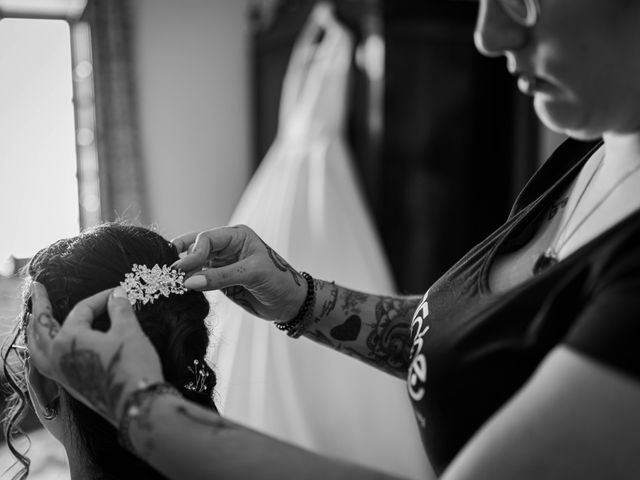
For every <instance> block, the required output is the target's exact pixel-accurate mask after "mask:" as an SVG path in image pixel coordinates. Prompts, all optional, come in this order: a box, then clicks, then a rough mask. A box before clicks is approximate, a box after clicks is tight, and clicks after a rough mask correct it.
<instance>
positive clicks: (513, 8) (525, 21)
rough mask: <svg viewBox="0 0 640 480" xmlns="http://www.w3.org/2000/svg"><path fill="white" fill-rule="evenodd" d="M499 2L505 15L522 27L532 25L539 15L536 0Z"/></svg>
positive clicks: (504, 0)
mask: <svg viewBox="0 0 640 480" xmlns="http://www.w3.org/2000/svg"><path fill="white" fill-rule="evenodd" d="M500 3H501V5H502V8H503V9H504V11H505V12H506V13H507V15H509V16H510V17H511V18H512V19H513V21H515V22H517V23H518V24H520V25H522V26H523V27H533V26H534V25H535V24H536V22H537V21H538V17H539V16H540V2H539V1H538V0H500Z"/></svg>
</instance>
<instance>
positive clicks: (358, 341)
mask: <svg viewBox="0 0 640 480" xmlns="http://www.w3.org/2000/svg"><path fill="white" fill-rule="evenodd" d="M314 285H315V293H316V303H315V307H314V312H313V318H312V320H311V321H310V323H309V325H308V327H307V329H306V330H305V333H304V336H305V337H307V338H309V339H311V340H314V341H316V342H318V343H321V344H323V345H326V346H328V347H331V348H333V349H335V350H337V351H339V352H342V353H345V354H347V355H349V356H351V357H354V358H357V359H358V360H361V361H363V362H365V363H367V364H369V365H372V366H374V367H376V368H379V369H380V370H383V371H385V372H387V373H390V374H392V375H395V376H397V377H400V378H405V377H406V372H407V368H408V366H409V352H410V348H411V342H410V336H411V319H412V317H413V314H414V312H415V310H416V308H417V307H418V305H419V304H420V300H421V298H420V297H418V296H415V297H391V296H381V295H370V294H366V293H362V292H356V291H354V290H349V289H348V288H345V287H341V286H338V285H335V284H333V283H329V282H325V281H323V280H317V279H316V280H314Z"/></svg>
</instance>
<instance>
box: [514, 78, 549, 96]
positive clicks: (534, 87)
mask: <svg viewBox="0 0 640 480" xmlns="http://www.w3.org/2000/svg"><path fill="white" fill-rule="evenodd" d="M518 89H519V90H520V91H521V92H522V93H524V94H525V95H534V94H535V93H549V94H550V93H552V92H551V91H552V85H551V84H550V83H549V82H546V81H545V80H542V79H541V78H539V77H536V76H535V75H530V74H526V73H521V74H520V75H518Z"/></svg>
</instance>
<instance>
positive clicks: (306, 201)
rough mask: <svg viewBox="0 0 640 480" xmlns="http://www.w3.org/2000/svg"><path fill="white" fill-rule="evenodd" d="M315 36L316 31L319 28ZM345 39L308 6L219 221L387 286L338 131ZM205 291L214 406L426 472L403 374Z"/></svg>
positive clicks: (302, 440)
mask: <svg viewBox="0 0 640 480" xmlns="http://www.w3.org/2000/svg"><path fill="white" fill-rule="evenodd" d="M320 31H322V32H323V36H322V37H321V39H320V40H319V41H316V38H317V37H318V33H319V32H320ZM352 50H353V41H352V38H351V36H350V34H349V32H348V31H347V30H346V29H345V28H344V27H342V26H341V25H340V24H339V23H338V22H337V21H336V19H335V18H334V17H333V15H332V13H331V11H330V10H321V7H317V8H316V10H314V12H313V13H312V15H311V17H310V19H309V21H308V23H307V24H306V26H305V27H304V29H303V31H302V33H301V34H300V37H299V38H298V40H297V42H296V44H295V46H294V49H293V53H292V56H291V59H290V63H289V66H288V70H287V73H286V76H285V79H284V84H283V90H282V97H281V103H280V117H279V124H278V132H277V135H276V139H275V140H274V142H273V144H272V146H271V147H270V149H269V151H268V153H267V154H266V156H265V158H264V159H263V161H262V162H261V165H260V167H259V168H258V170H257V171H256V173H255V175H254V177H253V178H252V179H251V181H250V183H249V185H248V186H247V188H246V191H245V192H244V194H243V196H242V198H241V200H240V202H239V204H238V205H237V208H236V210H235V212H234V214H233V216H232V218H231V220H230V224H237V223H244V224H247V225H249V226H250V227H252V228H253V229H254V230H255V231H256V232H257V233H258V234H259V235H260V236H261V237H262V239H263V240H264V241H265V242H267V243H268V244H269V245H270V246H271V247H273V248H274V249H275V250H276V251H277V252H278V253H280V254H281V255H282V256H283V257H284V258H285V259H287V260H288V261H289V263H290V264H291V265H292V266H293V267H294V268H296V269H299V270H304V271H308V272H309V273H311V274H312V275H313V276H315V277H317V278H321V279H324V280H335V282H336V283H337V284H339V285H342V286H346V287H349V288H353V289H356V290H362V291H365V292H368V293H381V294H391V293H392V292H393V282H392V278H391V274H390V270H389V266H388V264H387V262H386V260H385V256H384V253H383V250H382V248H381V245H380V242H379V240H378V237H377V235H376V232H375V230H374V227H373V224H372V222H371V219H370V217H369V214H368V212H367V209H366V206H365V203H364V200H363V197H362V195H361V193H360V190H359V187H358V181H357V179H356V174H355V172H354V170H353V167H352V165H351V159H350V153H349V151H348V147H347V145H346V144H345V140H344V137H343V128H344V123H345V113H346V112H345V107H346V104H347V95H348V92H347V83H348V80H347V79H348V74H349V69H350V65H351V57H352ZM213 301H214V309H213V310H214V326H213V332H214V342H213V343H214V345H215V348H213V352H212V354H211V355H212V356H211V358H210V360H211V361H212V363H213V365H214V367H215V369H216V371H217V373H218V378H219V383H218V387H217V389H216V395H217V398H216V400H217V403H218V405H219V407H220V409H221V411H222V413H223V414H224V415H225V416H226V417H228V418H230V419H233V420H235V421H237V422H239V423H241V424H244V425H247V426H250V427H252V428H255V429H257V430H259V431H262V432H265V433H267V434H269V435H272V436H275V437H277V438H280V439H283V440H285V441H288V442H291V443H294V444H297V445H300V446H303V447H306V448H308V449H311V450H313V451H316V452H319V453H323V454H327V455H331V456H334V457H338V458H342V459H345V460H349V461H352V462H356V463H361V464H364V465H368V466H369V467H372V468H377V469H381V470H386V471H388V472H393V473H395V474H399V475H403V476H406V477H409V478H421V479H425V478H429V477H430V476H431V473H430V472H431V470H430V467H429V465H428V461H427V460H426V458H425V454H424V450H423V448H422V444H421V441H420V437H419V434H418V430H417V427H416V425H415V417H414V415H413V413H412V409H411V406H410V402H409V400H408V395H407V392H406V387H405V384H404V382H403V381H401V380H399V379H397V378H395V377H392V376H390V375H387V374H385V373H382V372H379V371H377V370H376V369H374V368H372V367H369V366H367V365H365V364H363V363H360V362H359V361H357V360H354V359H351V358H348V357H346V356H345V355H343V354H340V353H337V352H334V351H331V350H329V349H328V348H326V347H323V346H320V345H318V344H315V343H313V342H311V341H310V340H307V339H305V338H300V339H298V340H292V339H290V338H289V337H287V336H286V335H285V334H284V333H283V332H281V331H279V330H277V329H276V328H275V327H274V326H273V325H272V324H271V323H270V322H265V321H263V320H260V319H256V318H255V317H252V316H251V315H250V314H249V313H247V312H245V311H244V310H242V309H240V308H239V307H237V306H236V305H234V304H233V303H232V302H230V301H229V300H227V299H226V298H225V297H224V296H222V295H221V294H216V295H215V298H213Z"/></svg>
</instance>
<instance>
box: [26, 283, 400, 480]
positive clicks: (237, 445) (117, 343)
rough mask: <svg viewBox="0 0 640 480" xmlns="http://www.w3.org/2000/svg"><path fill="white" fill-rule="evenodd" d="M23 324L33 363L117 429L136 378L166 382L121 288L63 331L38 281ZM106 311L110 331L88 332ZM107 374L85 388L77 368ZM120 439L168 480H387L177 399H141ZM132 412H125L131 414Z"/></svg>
mask: <svg viewBox="0 0 640 480" xmlns="http://www.w3.org/2000/svg"><path fill="white" fill-rule="evenodd" d="M32 291H33V294H32V303H33V315H32V316H31V320H30V321H29V324H28V327H27V342H28V348H29V352H30V363H31V365H32V366H33V367H34V368H37V369H38V370H39V371H40V372H41V373H42V374H43V375H46V376H47V377H49V378H51V379H53V380H55V381H56V382H58V383H59V384H60V385H62V386H63V387H64V388H65V389H66V390H67V391H68V392H69V393H70V394H71V395H73V396H74V397H76V398H77V399H79V400H80V401H82V402H84V403H85V404H86V405H87V406H88V407H89V408H92V409H93V410H95V411H96V412H97V413H99V414H100V415H102V416H103V417H104V418H105V419H107V420H108V421H109V422H111V424H112V425H114V427H116V428H117V427H118V426H119V425H120V423H121V419H122V418H123V416H124V411H125V405H126V401H127V399H128V398H129V397H130V395H131V394H132V393H134V392H136V391H137V390H138V385H139V383H140V381H141V380H145V382H146V383H149V384H155V383H158V382H163V377H162V368H161V365H160V361H159V358H158V355H157V353H156V352H155V349H154V348H153V346H152V345H151V342H150V341H149V340H148V339H147V337H146V336H145V335H144V333H143V332H142V329H141V328H140V325H139V324H138V322H137V319H136V318H135V315H134V313H133V310H132V308H131V305H130V304H129V301H128V299H127V298H126V293H124V290H123V289H122V288H121V287H118V288H116V289H115V290H114V292H113V295H111V294H110V293H111V292H110V291H108V290H107V291H104V292H100V293H98V294H96V295H94V296H92V297H89V298H88V299H86V300H83V301H81V302H79V303H78V304H77V305H76V306H75V307H74V308H73V310H72V311H71V312H70V313H69V316H68V317H67V319H66V320H65V322H64V324H63V325H62V326H60V325H59V324H58V322H57V321H56V320H55V319H54V318H53V317H52V316H51V307H50V304H49V300H48V297H47V294H46V291H45V290H44V287H42V286H41V285H39V284H35V283H34V286H33V290H32ZM105 308H108V312H109V317H110V319H111V326H110V328H109V330H108V331H106V332H102V331H96V330H92V329H91V323H92V320H93V319H94V318H95V317H96V316H97V315H98V314H100V313H101V312H102V311H104V309H105ZM87 370H89V371H100V372H105V374H104V375H101V376H100V378H96V379H93V381H91V382H89V383H87V382H86V377H85V376H82V375H77V373H78V372H82V371H87ZM136 406H137V407H138V410H137V414H136V415H135V416H131V417H130V418H131V421H130V422H129V424H128V428H127V429H126V430H125V435H127V437H128V438H129V440H130V441H131V444H132V445H133V449H134V451H135V453H136V454H137V455H138V456H140V457H141V458H142V459H143V460H145V461H146V462H148V463H149V464H150V465H152V466H154V467H155V468H156V469H157V470H158V471H160V472H161V473H163V474H164V475H166V476H167V477H169V478H172V479H176V480H189V479H200V478H229V479H245V478H256V479H262V478H264V479H280V478H283V475H284V476H286V477H288V478H306V479H311V480H315V479H317V480H321V479H325V478H336V479H345V480H347V479H354V480H364V479H391V478H393V477H391V476H389V475H386V474H383V473H379V472H375V471H372V470H369V469H367V468H364V467H360V466H357V465H353V464H349V463H346V462H342V461H337V460H333V459H330V458H326V457H322V456H320V455H317V454H314V453H311V452H309V451H306V450H304V449H301V448H298V447H295V446H292V445H290V444H287V443H284V442H280V441H278V440H275V439H272V438H269V437H267V436H265V435H262V434H259V433H257V432H255V431H252V430H250V429H248V428H244V427H242V426H240V425H237V424H235V423H233V422H230V421H227V420H226V419H224V418H222V417H220V415H218V414H217V413H215V412H213V411H211V410H207V409H204V408H202V407H200V406H198V405H195V404H193V403H191V402H189V401H188V400H186V399H184V398H183V397H180V396H174V395H172V394H170V393H163V394H160V393H158V394H157V395H154V394H150V395H148V396H145V397H144V399H143V400H142V401H141V403H140V404H138V405H136ZM128 413H130V412H128Z"/></svg>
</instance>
